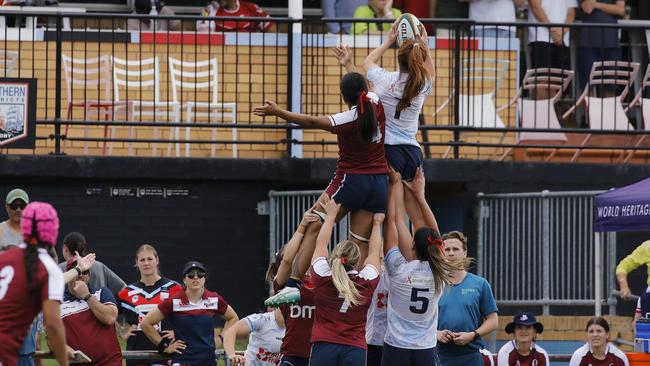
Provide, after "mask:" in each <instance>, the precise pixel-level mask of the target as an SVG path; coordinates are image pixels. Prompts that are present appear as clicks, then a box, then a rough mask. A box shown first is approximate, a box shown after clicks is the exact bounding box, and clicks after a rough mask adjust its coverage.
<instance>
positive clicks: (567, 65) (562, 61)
mask: <svg viewBox="0 0 650 366" xmlns="http://www.w3.org/2000/svg"><path fill="white" fill-rule="evenodd" d="M528 46H529V47H530V58H531V60H530V61H531V68H533V69H536V68H546V67H555V68H558V69H565V70H568V69H571V59H570V55H569V47H564V46H558V45H556V44H554V43H549V42H531V43H529V44H528Z"/></svg>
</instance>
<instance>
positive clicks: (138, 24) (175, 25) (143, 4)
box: [126, 0, 181, 31]
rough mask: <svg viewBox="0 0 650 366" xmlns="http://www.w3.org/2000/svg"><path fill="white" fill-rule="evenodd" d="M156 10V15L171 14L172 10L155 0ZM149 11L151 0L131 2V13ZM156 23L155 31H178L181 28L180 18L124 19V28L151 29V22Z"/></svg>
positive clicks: (147, 12)
mask: <svg viewBox="0 0 650 366" xmlns="http://www.w3.org/2000/svg"><path fill="white" fill-rule="evenodd" d="M155 2H156V12H157V13H158V15H167V16H172V15H176V14H174V11H173V10H171V9H170V8H168V7H167V6H165V4H163V3H162V2H160V1H158V0H156V1H155ZM150 13H151V0H135V2H134V3H133V14H139V15H149V14H150ZM152 21H154V22H155V23H156V30H157V31H168V30H170V31H179V30H181V21H180V20H158V19H156V20H153V19H149V18H147V19H136V18H130V19H128V20H127V21H126V29H128V30H130V31H151V30H152V29H151V22H152Z"/></svg>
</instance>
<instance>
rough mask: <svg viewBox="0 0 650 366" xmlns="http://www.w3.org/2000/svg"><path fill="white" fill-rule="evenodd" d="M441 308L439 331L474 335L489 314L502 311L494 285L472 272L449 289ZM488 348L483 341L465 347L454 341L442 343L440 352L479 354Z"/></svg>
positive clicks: (443, 294)
mask: <svg viewBox="0 0 650 366" xmlns="http://www.w3.org/2000/svg"><path fill="white" fill-rule="evenodd" d="M438 307H439V310H438V311H439V317H438V329H439V330H442V329H448V330H450V331H452V332H472V331H474V330H476V329H477V328H478V327H480V326H481V324H483V319H484V318H485V317H486V316H487V315H489V314H492V313H494V312H496V311H498V309H497V304H496V302H495V301H494V295H492V288H491V287H490V284H489V283H488V282H487V281H486V280H485V278H483V277H481V276H477V275H475V274H472V273H467V275H466V276H465V278H464V279H463V281H462V282H461V283H459V284H458V285H449V286H447V287H445V289H444V291H443V293H442V297H440V301H439V302H438ZM484 347H485V345H484V344H483V341H482V340H481V339H479V340H478V341H472V342H470V343H469V344H468V345H467V346H463V347H461V346H457V345H456V344H454V343H453V342H449V343H447V344H443V343H440V342H439V343H438V350H439V352H440V353H441V354H446V355H462V354H467V353H472V352H477V351H478V350H479V349H481V348H484Z"/></svg>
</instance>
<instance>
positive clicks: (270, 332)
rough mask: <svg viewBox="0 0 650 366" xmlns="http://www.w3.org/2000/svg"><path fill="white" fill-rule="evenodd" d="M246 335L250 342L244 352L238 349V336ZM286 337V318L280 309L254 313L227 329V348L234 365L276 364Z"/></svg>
mask: <svg viewBox="0 0 650 366" xmlns="http://www.w3.org/2000/svg"><path fill="white" fill-rule="evenodd" d="M246 336H248V345H247V346H246V352H245V353H244V356H241V355H238V354H236V353H235V340H236V339H237V338H239V337H246ZM283 337H284V320H283V319H282V314H280V311H279V310H276V311H269V312H266V313H263V314H251V315H249V316H247V317H245V318H244V319H240V320H239V321H238V322H237V323H235V325H233V326H232V327H230V329H228V330H227V331H225V332H224V334H223V349H224V351H226V356H227V357H228V358H229V359H230V361H231V362H232V364H233V365H244V364H245V365H247V366H276V365H278V364H279V363H280V346H281V345H282V338H283Z"/></svg>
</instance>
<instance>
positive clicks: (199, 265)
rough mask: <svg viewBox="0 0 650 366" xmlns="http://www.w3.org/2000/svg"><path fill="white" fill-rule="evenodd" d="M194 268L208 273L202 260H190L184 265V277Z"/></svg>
mask: <svg viewBox="0 0 650 366" xmlns="http://www.w3.org/2000/svg"><path fill="white" fill-rule="evenodd" d="M192 270H199V271H202V272H203V273H208V271H206V270H205V266H204V265H203V263H201V262H197V261H189V262H187V263H185V266H183V273H182V275H183V277H185V275H186V274H188V273H189V272H190V271H192Z"/></svg>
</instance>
